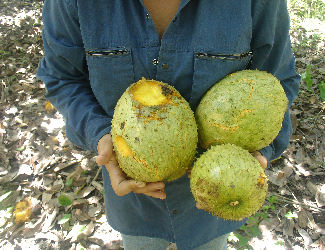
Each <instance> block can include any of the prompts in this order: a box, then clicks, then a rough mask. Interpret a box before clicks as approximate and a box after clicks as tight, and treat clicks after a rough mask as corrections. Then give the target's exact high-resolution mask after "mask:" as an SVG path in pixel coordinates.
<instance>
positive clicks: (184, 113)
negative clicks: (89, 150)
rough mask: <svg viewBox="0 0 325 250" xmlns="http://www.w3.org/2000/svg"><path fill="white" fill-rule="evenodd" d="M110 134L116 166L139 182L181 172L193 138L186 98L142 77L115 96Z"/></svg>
mask: <svg viewBox="0 0 325 250" xmlns="http://www.w3.org/2000/svg"><path fill="white" fill-rule="evenodd" d="M111 135H112V140H113V146H114V150H115V152H116V156H117V160H118V163H119V165H120V167H121V169H122V170H123V171H124V172H125V173H126V174H127V175H128V176H129V177H130V178H132V179H134V180H137V181H144V182H156V181H172V180H175V179H177V178H179V177H181V176H183V175H184V174H185V173H186V171H187V169H188V168H189V167H190V166H191V165H192V163H193V160H194V156H195V152H196V146H197V142H198V135H197V126H196V122H195V118H194V114H193V111H192V110H191V108H190V106H189V104H188V103H187V101H186V100H185V99H184V98H183V97H182V96H181V95H180V94H179V92H178V91H177V90H176V89H175V88H173V87H172V86H170V85H168V84H166V83H162V82H158V81H154V80H146V79H144V78H142V79H141V80H140V81H138V82H136V83H134V84H132V85H131V86H130V87H129V88H128V89H127V90H126V91H125V92H124V93H123V95H122V96H121V98H120V99H119V101H118V103H117V105H116V107H115V110H114V116H113V120H112V130H111Z"/></svg>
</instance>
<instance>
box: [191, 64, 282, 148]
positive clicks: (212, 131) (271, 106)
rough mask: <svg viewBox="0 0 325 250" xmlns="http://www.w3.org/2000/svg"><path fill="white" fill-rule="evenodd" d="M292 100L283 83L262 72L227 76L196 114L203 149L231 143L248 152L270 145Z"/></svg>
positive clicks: (216, 86) (213, 89) (211, 92)
mask: <svg viewBox="0 0 325 250" xmlns="http://www.w3.org/2000/svg"><path fill="white" fill-rule="evenodd" d="M287 108H288V99H287V97H286V94H285V92H284V90H283V88H282V85H281V84H280V81H279V80H278V79H277V78H276V77H274V76H273V75H272V74H270V73H267V72H264V71H259V70H243V71H238V72H235V73H233V74H230V75H228V76H226V77H225V78H224V79H222V80H221V81H220V82H218V83H216V84H215V85H214V86H212V87H211V89H209V90H208V92H207V93H206V94H205V95H204V96H203V98H202V99H201V101H200V103H199V105H198V107H197V110H196V112H195V116H196V120H197V126H198V132H199V141H200V144H201V146H202V147H203V148H208V147H209V146H210V145H216V144H224V143H231V144H235V145H238V146H240V147H242V148H244V149H247V150H248V151H250V152H252V151H256V150H259V149H261V148H263V147H265V146H267V145H269V144H270V143H271V142H272V141H273V140H274V139H275V137H276V136H277V135H278V133H279V131H280V130H281V127H282V121H283V118H284V114H285V112H286V110H287Z"/></svg>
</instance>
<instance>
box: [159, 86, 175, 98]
mask: <svg viewBox="0 0 325 250" xmlns="http://www.w3.org/2000/svg"><path fill="white" fill-rule="evenodd" d="M161 92H162V94H163V95H164V96H166V97H169V96H170V95H172V94H173V93H174V91H173V90H172V89H170V88H168V87H167V86H165V85H161Z"/></svg>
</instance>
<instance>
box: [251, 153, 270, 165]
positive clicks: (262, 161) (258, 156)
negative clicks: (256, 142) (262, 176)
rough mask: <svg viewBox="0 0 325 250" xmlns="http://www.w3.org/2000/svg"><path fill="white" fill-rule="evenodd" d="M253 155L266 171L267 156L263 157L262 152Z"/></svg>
mask: <svg viewBox="0 0 325 250" xmlns="http://www.w3.org/2000/svg"><path fill="white" fill-rule="evenodd" d="M252 155H253V156H254V157H255V159H256V160H258V162H259V163H260V164H261V166H262V168H263V169H266V167H267V159H266V157H265V156H263V155H262V154H261V153H260V152H258V151H255V152H253V153H252Z"/></svg>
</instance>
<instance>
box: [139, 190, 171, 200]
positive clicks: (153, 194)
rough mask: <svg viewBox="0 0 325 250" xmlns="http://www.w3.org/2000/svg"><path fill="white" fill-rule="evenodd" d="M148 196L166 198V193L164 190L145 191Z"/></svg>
mask: <svg viewBox="0 0 325 250" xmlns="http://www.w3.org/2000/svg"><path fill="white" fill-rule="evenodd" d="M143 194H145V195H147V196H151V197H153V198H157V199H161V200H164V199H166V194H165V193H164V192H162V191H156V192H148V193H143Z"/></svg>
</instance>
